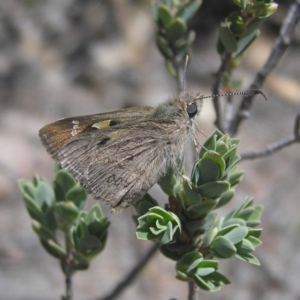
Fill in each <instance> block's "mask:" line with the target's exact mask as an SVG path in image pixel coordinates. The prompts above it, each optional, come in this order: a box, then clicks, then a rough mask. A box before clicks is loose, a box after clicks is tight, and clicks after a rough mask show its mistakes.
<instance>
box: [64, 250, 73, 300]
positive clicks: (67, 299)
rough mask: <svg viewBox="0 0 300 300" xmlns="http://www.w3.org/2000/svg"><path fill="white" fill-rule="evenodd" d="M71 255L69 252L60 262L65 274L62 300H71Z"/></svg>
mask: <svg viewBox="0 0 300 300" xmlns="http://www.w3.org/2000/svg"><path fill="white" fill-rule="evenodd" d="M72 260H73V259H72V254H71V252H70V251H69V252H68V254H67V255H66V257H65V259H64V261H63V262H62V264H63V268H64V273H65V282H66V296H63V297H62V299H63V300H72V299H73V286H72V276H73V272H74V271H73V265H72Z"/></svg>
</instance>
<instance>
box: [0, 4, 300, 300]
mask: <svg viewBox="0 0 300 300" xmlns="http://www.w3.org/2000/svg"><path fill="white" fill-rule="evenodd" d="M287 2H289V1H285V4H287ZM204 3H205V4H204V5H203V7H202V8H201V13H200V14H199V15H198V16H197V17H196V18H195V20H194V21H193V23H192V26H193V27H194V28H195V30H197V32H198V37H197V41H196V43H195V45H194V49H193V57H192V61H191V63H190V66H189V68H188V73H187V89H188V90H191V91H194V92H196V91H200V92H201V93H203V94H211V84H212V74H213V72H215V71H216V70H217V69H218V67H219V64H220V61H219V58H218V55H217V54H216V51H215V44H216V39H217V28H216V27H215V26H216V24H218V22H219V21H220V20H221V19H222V18H224V16H222V14H223V13H226V10H227V9H228V6H229V5H232V4H231V1H223V2H222V4H220V3H216V2H215V1H204ZM222 5H224V7H223V6H222ZM285 13H286V7H285V6H280V7H279V11H278V12H277V13H276V14H275V15H274V16H273V17H272V18H271V21H270V22H269V23H268V24H266V26H265V27H264V28H263V30H262V35H261V37H260V38H259V39H258V40H257V41H256V42H255V44H254V45H253V46H252V47H251V48H250V49H249V51H248V53H247V55H246V57H245V60H244V63H243V65H242V66H241V68H240V69H239V70H237V73H236V76H237V77H239V76H240V77H242V78H243V79H244V89H245V90H246V89H247V86H248V85H249V83H251V81H252V78H253V76H254V75H255V74H256V72H257V71H258V70H259V69H260V68H261V66H262V65H263V64H264V62H265V59H266V58H267V56H268V54H269V51H270V49H271V47H272V45H273V42H274V39H275V37H276V34H277V32H278V29H279V23H280V21H281V20H282V17H283V16H284V15H285ZM153 32H154V24H153V22H152V20H151V16H150V11H149V4H148V2H147V1H133V0H124V1H117V0H112V1H99V0H98V1H96V0H94V1H92V0H89V1H81V0H63V1H62V0H51V1H39V0H27V1H25V0H24V1H17V0H2V1H0V154H1V155H0V298H1V299H3V300H16V299H20V300H27V299H31V300H37V299H45V300H48V299H49V300H50V299H59V298H60V295H62V294H63V291H64V278H63V276H62V273H61V271H60V267H59V264H58V262H57V261H56V260H55V259H54V258H52V257H50V256H49V255H47V254H46V253H45V252H44V250H43V249H42V248H41V246H40V244H39V241H38V239H37V237H36V236H35V234H34V233H33V231H32V230H31V225H30V219H29V217H28V214H27V212H26V210H25V209H24V204H23V201H22V196H21V194H20V192H19V190H18V186H17V179H18V178H27V179H29V178H32V177H33V175H34V174H35V173H38V174H40V175H41V176H43V177H45V178H47V179H48V180H49V181H51V180H52V177H53V161H52V160H51V158H50V156H48V154H47V153H46V151H45V150H44V149H43V147H42V145H41V143H40V141H39V138H38V135H37V133H38V130H39V129H40V128H41V127H42V126H43V125H45V124H46V123H49V122H51V121H53V120H55V119H58V118H61V117H65V116H72V115H83V114H92V113H95V112H105V111H112V110H116V109H119V108H121V107H124V106H132V105H150V106H155V105H157V104H158V103H161V102H162V101H163V100H165V99H166V98H168V97H170V96H172V95H174V93H175V92H176V84H175V81H173V79H172V78H170V77H169V76H168V74H167V72H166V70H165V68H164V63H163V59H162V58H161V56H160V54H159V53H158V51H157V50H156V48H155V44H154V42H153ZM299 42H300V29H299V26H298V28H297V30H296V32H295V37H294V42H293V45H292V47H291V48H290V49H289V50H288V51H287V53H286V54H285V55H284V57H283V58H282V60H281V61H280V64H279V66H278V67H277V69H276V70H275V71H274V73H272V75H271V76H270V77H269V78H268V80H267V82H266V83H265V85H264V87H263V91H264V92H265V93H266V95H267V96H268V100H269V101H268V102H265V101H263V100H262V99H259V97H257V98H256V101H255V105H254V107H253V110H252V115H251V118H250V119H249V120H247V121H246V122H244V123H243V124H242V126H241V128H240V132H239V134H238V137H239V138H241V139H242V145H241V153H244V152H249V151H250V152H251V151H253V150H259V149H264V148H266V147H267V146H268V145H269V144H271V143H274V142H276V141H278V140H280V139H283V138H286V137H288V136H290V135H291V134H292V127H293V122H294V118H295V116H296V114H297V113H299V112H300V105H299V103H300V101H299V95H300V57H299V53H300V52H299V45H300V44H299ZM235 101H236V102H237V103H238V101H239V98H238V97H236V100H235ZM213 120H214V112H213V109H212V105H211V101H210V100H206V101H205V104H204V108H203V112H202V114H201V116H200V118H199V126H200V128H201V129H202V130H203V131H204V132H205V133H206V134H210V133H211V132H212V130H213V129H214V128H213ZM199 140H200V141H201V140H202V141H203V140H204V137H203V136H200V137H199ZM299 153H300V151H299V145H293V146H291V147H289V148H286V149H284V150H282V151H280V152H278V153H276V154H274V155H272V156H271V157H267V158H264V159H258V160H255V161H245V162H242V163H241V164H240V168H242V169H243V170H245V175H244V180H243V182H242V184H241V185H240V187H239V188H238V193H237V196H236V197H235V199H234V201H233V203H232V204H231V205H230V206H231V207H228V208H226V209H223V210H220V214H221V215H223V214H224V213H226V211H227V210H229V209H231V208H232V207H235V206H237V205H239V204H240V203H241V202H242V201H243V198H244V197H245V196H246V195H252V196H254V197H255V201H256V203H258V204H262V205H264V206H265V211H264V214H263V216H262V227H263V228H264V232H263V235H262V240H263V245H262V246H261V247H259V248H258V250H257V251H256V255H257V257H258V258H259V259H260V261H261V267H255V266H252V265H249V264H246V263H244V262H242V261H239V260H238V259H232V260H230V261H222V262H221V264H220V271H221V272H222V273H224V274H225V275H226V276H227V277H228V278H229V279H230V280H231V281H232V284H231V285H230V286H226V287H223V288H222V291H221V292H217V293H206V292H202V293H201V294H200V295H201V299H207V300H212V299H214V300H216V299H222V300H226V299H234V300H235V299H236V300H237V299H239V300H248V299H249V300H250V299H263V300H271V299H272V300H276V299H285V300H289V299H290V300H292V299H293V300H294V299H300V285H299V279H300V271H299V263H300V252H299V246H300V238H299V230H300V218H299V216H300V214H299V211H300V201H299V200H300V198H299V195H300V184H299V183H300V182H299V178H300V159H299V157H300V155H299ZM151 193H152V194H153V195H156V197H158V198H159V199H161V203H164V201H165V200H166V196H165V195H163V194H162V193H161V192H160V190H159V188H158V187H154V188H153V190H152V191H151ZM93 203H94V200H93V199H89V205H92V204H93ZM103 209H104V211H105V213H106V214H107V215H108V217H109V219H110V221H111V228H110V234H109V239H108V243H107V247H106V249H105V251H104V252H103V253H102V254H101V255H100V256H98V257H97V258H96V259H95V260H94V261H93V263H92V264H91V267H90V268H89V270H88V271H85V272H81V273H77V274H76V275H75V277H74V286H75V291H74V293H75V299H96V298H97V297H98V298H99V297H100V296H103V295H105V294H106V293H108V292H109V291H110V290H111V289H112V288H113V287H114V286H115V285H116V284H117V283H118V282H119V280H120V279H121V278H123V276H125V274H126V273H127V272H128V271H129V270H130V269H131V267H132V266H133V265H134V264H135V263H136V262H137V261H138V259H139V258H140V257H142V256H143V254H144V253H145V252H146V250H147V249H148V248H149V247H150V246H151V243H148V242H141V241H137V240H136V237H135V230H134V224H133V222H132V220H131V215H132V213H133V212H134V210H133V209H131V208H129V209H127V210H126V211H124V212H122V213H121V214H118V215H111V214H109V210H108V207H106V206H105V205H103ZM174 277H175V270H174V262H173V261H171V260H168V259H166V258H164V257H163V256H162V255H161V254H159V253H157V254H156V256H155V258H154V259H153V260H152V261H151V262H150V263H149V264H148V265H147V266H146V268H145V269H144V270H143V272H141V274H140V275H139V278H138V280H136V281H135V282H134V284H133V285H131V286H130V287H129V288H128V289H127V290H126V291H125V293H124V294H122V296H120V297H119V299H122V300H126V299H145V300H150V299H170V298H177V299H187V297H186V295H187V286H186V284H185V283H182V282H180V281H177V280H175V278H174Z"/></svg>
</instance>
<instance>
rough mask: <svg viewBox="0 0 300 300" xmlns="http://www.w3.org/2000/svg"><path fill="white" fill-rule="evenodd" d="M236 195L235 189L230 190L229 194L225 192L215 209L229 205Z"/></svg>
mask: <svg viewBox="0 0 300 300" xmlns="http://www.w3.org/2000/svg"><path fill="white" fill-rule="evenodd" d="M234 195H235V190H234V189H230V190H228V191H227V192H225V193H224V194H223V195H222V196H221V198H220V200H219V201H218V203H217V205H216V206H215V209H217V208H220V207H222V206H224V205H226V204H227V203H229V202H230V201H231V199H232V198H233V197H234Z"/></svg>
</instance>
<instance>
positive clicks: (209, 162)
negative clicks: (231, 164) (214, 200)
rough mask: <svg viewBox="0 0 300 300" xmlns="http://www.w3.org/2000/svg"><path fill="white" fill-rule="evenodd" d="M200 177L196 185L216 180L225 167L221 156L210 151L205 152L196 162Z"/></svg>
mask: <svg viewBox="0 0 300 300" xmlns="http://www.w3.org/2000/svg"><path fill="white" fill-rule="evenodd" d="M198 168H199V171H200V178H199V181H198V185H200V184H205V183H208V182H214V181H217V180H218V179H219V178H220V175H221V174H222V173H223V171H224V169H225V162H224V160H223V158H222V157H221V156H219V155H217V154H214V153H212V152H207V153H205V154H204V155H203V158H202V159H201V160H200V161H199V163H198Z"/></svg>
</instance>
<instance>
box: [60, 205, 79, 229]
mask: <svg viewBox="0 0 300 300" xmlns="http://www.w3.org/2000/svg"><path fill="white" fill-rule="evenodd" d="M56 212H57V214H58V215H59V217H60V220H61V222H63V223H64V224H67V225H71V224H73V223H74V222H75V221H76V219H77V217H78V215H79V210H78V208H77V207H76V206H75V204H74V203H73V202H71V201H66V202H60V203H56Z"/></svg>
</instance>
